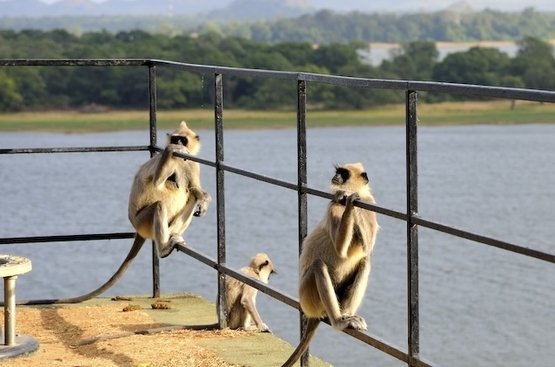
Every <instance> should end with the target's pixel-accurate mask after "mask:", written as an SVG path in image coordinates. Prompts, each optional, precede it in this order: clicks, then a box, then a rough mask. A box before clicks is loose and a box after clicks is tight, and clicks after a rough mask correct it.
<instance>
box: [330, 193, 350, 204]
mask: <svg viewBox="0 0 555 367" xmlns="http://www.w3.org/2000/svg"><path fill="white" fill-rule="evenodd" d="M346 200H347V194H346V193H345V191H341V190H338V191H336V192H335V194H334V195H333V199H332V201H333V202H334V203H337V204H342V205H345V202H346Z"/></svg>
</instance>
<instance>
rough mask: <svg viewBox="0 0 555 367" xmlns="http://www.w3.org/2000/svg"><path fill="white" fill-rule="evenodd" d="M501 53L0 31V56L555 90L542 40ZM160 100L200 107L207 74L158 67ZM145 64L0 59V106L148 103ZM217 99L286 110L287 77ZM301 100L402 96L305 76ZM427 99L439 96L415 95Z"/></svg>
mask: <svg viewBox="0 0 555 367" xmlns="http://www.w3.org/2000/svg"><path fill="white" fill-rule="evenodd" d="M519 46H520V48H519V51H518V53H517V55H516V56H515V57H513V58H510V57H509V56H508V55H507V54H505V53H502V52H500V51H498V50H497V49H489V48H472V49H470V50H468V51H465V52H458V53H453V54H450V55H448V56H447V57H446V58H445V59H444V60H441V61H439V60H438V51H437V49H436V47H435V43H433V42H427V41H417V42H411V43H406V44H404V45H403V47H402V49H401V50H400V51H399V52H397V53H396V54H395V55H394V56H393V58H392V59H391V60H387V61H384V62H383V63H382V64H381V65H380V66H379V67H373V66H370V65H367V64H364V63H363V62H362V61H361V59H360V57H359V55H358V54H357V50H358V49H359V48H361V47H362V45H361V44H359V43H347V44H341V43H331V44H328V45H322V46H320V47H313V45H312V44H310V43H306V42H304V43H303V42H301V43H293V42H284V43H276V44H267V43H258V42H253V41H248V40H245V39H241V38H234V37H222V36H221V35H219V34H217V33H208V34H205V35H201V36H199V37H197V38H191V37H188V36H175V37H169V36H164V35H154V34H149V33H146V32H143V31H132V32H119V33H117V34H112V33H109V32H106V31H102V32H91V33H85V34H83V35H82V36H81V37H77V36H75V35H72V34H70V33H68V32H66V31H62V30H56V31H49V32H43V31H21V32H14V31H0V58H156V59H166V60H175V61H182V62H188V63H200V64H212V65H223V66H237V67H246V68H264V69H274V70H289V71H293V70H294V71H305V72H315V73H332V74H338V75H348V76H360V77H367V78H391V79H414V80H436V81H447V82H458V83H474V84H486V85H496V86H515V87H530V88H540V89H551V90H555V59H554V56H553V49H552V46H551V45H550V44H549V43H546V42H544V41H541V40H540V39H537V38H531V37H526V38H523V39H522V40H521V41H520V43H519ZM158 75H159V78H158V84H157V86H158V104H159V107H160V108H166V109H169V108H187V107H201V106H203V105H205V104H206V103H209V100H210V98H211V85H210V84H211V76H204V75H198V74H194V73H188V72H183V71H179V70H176V69H171V68H159V70H158ZM147 84H148V81H147V73H146V70H145V69H144V68H142V69H140V70H139V69H138V68H127V67H125V68H124V67H111V68H107V67H106V68H100V67H99V68H95V67H92V68H91V67H89V68H84V67H3V68H0V111H17V110H29V109H35V110H39V109H61V108H83V107H84V106H91V105H96V106H107V107H110V108H121V109H124V108H125V109H129V108H144V107H145V106H146V105H147V101H148V85H147ZM224 92H225V98H226V100H225V102H226V104H227V105H228V106H230V105H231V106H232V107H241V108H256V109H263V108H283V107H286V108H294V106H295V98H296V92H295V85H294V84H292V83H291V82H288V81H283V80H277V79H276V80H274V79H264V80H260V79H252V78H230V79H228V80H225V91H224ZM308 98H309V103H310V104H311V105H312V106H316V107H321V108H365V107H368V106H372V105H377V104H386V103H396V102H400V101H402V98H403V95H402V94H400V93H398V92H392V91H385V90H368V89H347V88H343V87H334V86H330V85H325V84H311V86H310V88H309V92H308ZM423 98H428V99H429V100H438V99H439V98H442V99H445V98H447V97H446V96H433V95H428V96H423Z"/></svg>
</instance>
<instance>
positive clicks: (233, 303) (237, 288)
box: [225, 253, 276, 332]
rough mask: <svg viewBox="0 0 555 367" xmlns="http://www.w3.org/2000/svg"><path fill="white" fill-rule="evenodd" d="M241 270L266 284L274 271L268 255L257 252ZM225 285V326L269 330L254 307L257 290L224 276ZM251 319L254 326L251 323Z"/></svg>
mask: <svg viewBox="0 0 555 367" xmlns="http://www.w3.org/2000/svg"><path fill="white" fill-rule="evenodd" d="M241 272H242V273H243V274H246V275H248V276H250V277H251V278H254V279H257V280H260V281H261V282H263V283H266V284H268V280H269V279H270V275H271V274H273V273H275V272H276V271H275V269H274V264H273V263H272V261H271V260H270V258H269V257H268V255H266V254H265V253H259V254H256V256H254V257H253V258H252V259H251V261H250V264H249V266H245V267H243V268H241ZM225 287H226V300H225V301H226V311H227V326H228V327H229V328H230V329H243V330H255V329H258V330H259V331H263V332H270V328H269V327H268V326H267V325H266V324H265V323H264V322H263V321H262V318H261V317H260V314H259V313H258V311H257V309H256V295H257V294H258V290H257V289H256V288H253V287H251V286H249V285H246V284H245V283H243V282H241V281H239V280H237V279H235V278H231V277H227V278H226V282H225ZM253 320H254V323H255V324H256V326H254V325H252V321H253Z"/></svg>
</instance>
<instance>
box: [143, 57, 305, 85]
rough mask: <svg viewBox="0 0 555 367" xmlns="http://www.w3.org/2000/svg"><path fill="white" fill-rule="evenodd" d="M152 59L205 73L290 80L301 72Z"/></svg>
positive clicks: (167, 64) (296, 77)
mask: <svg viewBox="0 0 555 367" xmlns="http://www.w3.org/2000/svg"><path fill="white" fill-rule="evenodd" d="M151 61H152V62H153V63H155V64H156V65H163V66H170V67H177V68H181V69H185V70H187V71H195V72H198V73H204V74H226V75H233V76H248V77H261V78H272V79H289V80H298V76H299V73H297V72H293V71H279V70H267V69H247V68H237V67H227V66H216V65H201V64H189V63H183V62H176V61H168V60H157V59H153V60H151Z"/></svg>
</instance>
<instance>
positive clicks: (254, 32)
mask: <svg viewBox="0 0 555 367" xmlns="http://www.w3.org/2000/svg"><path fill="white" fill-rule="evenodd" d="M138 27H140V29H142V30H145V31H147V32H149V33H156V34H165V35H171V36H175V35H186V34H191V33H193V32H196V33H198V34H205V33H212V32H215V33H219V34H221V35H225V36H227V37H231V36H234V37H241V38H246V39H250V40H253V41H261V42H273V43H278V42H289V41H295V42H312V43H318V44H328V43H334V42H339V43H348V42H352V41H364V42H395V43H407V42H413V41H418V40H435V41H454V42H457V41H481V40H501V41H505V40H518V39H522V38H524V37H526V36H532V37H535V38H540V39H552V38H555V13H553V12H540V11H536V10H534V9H533V8H527V9H525V10H523V11H521V12H503V11H497V10H491V9H486V10H483V11H477V12H476V11H464V10H461V9H456V10H443V11H437V12H430V13H420V12H418V13H362V12H349V13H337V12H333V11H330V10H320V11H317V12H315V13H309V14H305V15H301V16H298V17H290V18H283V19H278V20H265V21H251V22H245V21H239V20H237V19H233V18H232V16H231V15H230V14H225V16H224V17H219V18H218V17H213V16H207V15H201V14H200V15H197V16H191V15H182V14H176V15H174V16H173V17H165V16H160V15H151V16H102V17H98V16H79V17H76V16H63V17H41V18H32V17H2V16H1V15H0V28H1V29H9V30H18V31H20V30H25V29H37V30H53V29H66V30H68V31H70V32H72V33H73V34H76V35H81V34H82V33H85V32H93V31H100V30H107V31H109V32H112V33H117V32H120V31H131V30H134V29H137V28H138Z"/></svg>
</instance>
